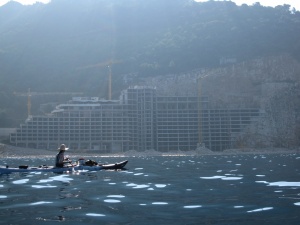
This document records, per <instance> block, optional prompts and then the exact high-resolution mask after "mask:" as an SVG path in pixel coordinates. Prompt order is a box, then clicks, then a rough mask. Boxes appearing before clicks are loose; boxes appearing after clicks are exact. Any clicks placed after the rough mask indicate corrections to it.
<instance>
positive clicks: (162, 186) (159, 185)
mask: <svg viewBox="0 0 300 225" xmlns="http://www.w3.org/2000/svg"><path fill="white" fill-rule="evenodd" d="M166 186H167V185H166V184H155V187H157V188H164V187H166Z"/></svg>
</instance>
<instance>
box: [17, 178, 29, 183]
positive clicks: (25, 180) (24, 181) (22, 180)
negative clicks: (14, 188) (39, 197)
mask: <svg viewBox="0 0 300 225" xmlns="http://www.w3.org/2000/svg"><path fill="white" fill-rule="evenodd" d="M28 181H29V179H21V180H15V181H13V184H26V183H27V182H28Z"/></svg>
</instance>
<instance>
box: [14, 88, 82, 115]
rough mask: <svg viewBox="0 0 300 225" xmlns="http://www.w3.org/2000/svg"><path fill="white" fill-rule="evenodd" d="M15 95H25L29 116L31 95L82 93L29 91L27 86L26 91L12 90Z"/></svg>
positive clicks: (76, 93) (70, 93) (78, 93)
mask: <svg viewBox="0 0 300 225" xmlns="http://www.w3.org/2000/svg"><path fill="white" fill-rule="evenodd" d="M13 94H14V95H15V96H21V97H27V114H28V117H30V116H31V97H32V96H38V95H40V96H43V95H77V96H78V95H82V94H83V93H82V92H31V90H30V88H28V91H27V93H26V92H14V93H13Z"/></svg>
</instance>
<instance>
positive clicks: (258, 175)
mask: <svg viewBox="0 0 300 225" xmlns="http://www.w3.org/2000/svg"><path fill="white" fill-rule="evenodd" d="M255 176H257V177H265V176H266V175H259V174H258V175H255Z"/></svg>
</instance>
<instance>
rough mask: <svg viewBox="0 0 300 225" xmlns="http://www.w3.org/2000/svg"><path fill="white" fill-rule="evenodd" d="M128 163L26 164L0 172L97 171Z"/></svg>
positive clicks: (0, 169) (122, 167)
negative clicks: (63, 165) (59, 165)
mask: <svg viewBox="0 0 300 225" xmlns="http://www.w3.org/2000/svg"><path fill="white" fill-rule="evenodd" d="M127 163H128V160H125V161H122V162H118V163H113V164H97V165H92V166H89V165H85V164H81V165H80V164H75V165H70V166H66V167H54V166H46V165H43V166H39V167H28V166H19V167H8V166H5V167H3V166H2V167H0V174H8V173H16V172H19V173H22V172H54V173H62V172H67V171H68V172H72V171H98V170H122V169H124V167H125V165H126V164H127Z"/></svg>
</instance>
